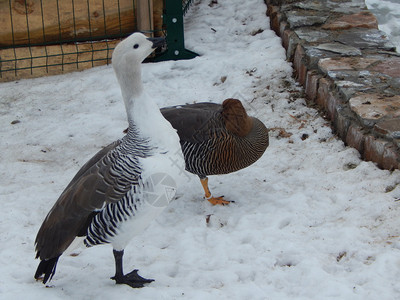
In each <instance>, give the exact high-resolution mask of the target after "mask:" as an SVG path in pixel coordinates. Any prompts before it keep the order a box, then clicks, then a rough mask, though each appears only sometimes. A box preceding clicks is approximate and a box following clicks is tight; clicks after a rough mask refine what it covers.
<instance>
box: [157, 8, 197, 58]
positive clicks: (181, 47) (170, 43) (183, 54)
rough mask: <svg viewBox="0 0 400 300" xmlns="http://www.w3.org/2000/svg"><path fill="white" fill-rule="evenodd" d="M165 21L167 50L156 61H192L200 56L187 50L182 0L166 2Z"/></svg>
mask: <svg viewBox="0 0 400 300" xmlns="http://www.w3.org/2000/svg"><path fill="white" fill-rule="evenodd" d="M163 19H164V25H165V27H166V30H167V36H166V41H167V50H166V51H165V52H164V53H162V54H160V55H158V56H156V57H155V59H154V60H155V61H163V60H180V59H192V58H194V57H196V56H198V54H196V53H194V52H193V51H190V50H187V49H186V48H185V38H184V31H183V9H182V0H166V1H165V9H164V15H163Z"/></svg>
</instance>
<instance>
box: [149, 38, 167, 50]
mask: <svg viewBox="0 0 400 300" xmlns="http://www.w3.org/2000/svg"><path fill="white" fill-rule="evenodd" d="M148 40H149V41H150V42H152V43H153V49H155V48H159V47H162V46H164V45H165V38H164V37H155V38H148Z"/></svg>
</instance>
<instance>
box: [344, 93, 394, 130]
mask: <svg viewBox="0 0 400 300" xmlns="http://www.w3.org/2000/svg"><path fill="white" fill-rule="evenodd" d="M349 104H350V108H351V110H352V111H353V112H355V113H356V114H357V115H358V116H359V117H360V118H361V121H364V122H363V123H364V124H365V125H369V126H372V125H373V124H374V123H375V122H376V121H377V120H379V119H382V118H384V117H400V95H396V96H392V97H385V96H382V95H379V94H362V95H359V96H356V97H353V98H351V99H350V100H349Z"/></svg>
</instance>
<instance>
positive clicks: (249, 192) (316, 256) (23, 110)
mask: <svg viewBox="0 0 400 300" xmlns="http://www.w3.org/2000/svg"><path fill="white" fill-rule="evenodd" d="M209 3H210V1H209V0H202V1H199V0H197V1H195V3H194V5H193V6H192V8H191V9H190V11H189V12H188V15H187V17H186V28H185V29H186V45H187V48H189V49H191V50H194V51H196V52H198V53H199V54H201V56H200V57H197V58H196V59H193V60H188V61H176V62H173V61H170V62H162V63H157V64H146V65H145V66H144V76H143V79H144V83H145V88H146V89H147V91H148V93H150V94H151V95H153V96H154V98H155V99H156V100H157V103H158V104H159V105H160V107H162V106H167V105H174V104H182V103H192V102H195V101H214V102H222V100H223V99H225V98H228V97H239V98H240V99H241V100H242V101H243V102H244V103H245V106H246V107H247V109H248V110H249V114H250V115H253V116H257V117H258V118H260V119H261V120H262V121H263V122H264V123H265V124H266V125H267V127H269V128H271V131H270V146H269V148H268V149H267V151H266V153H265V154H264V156H263V157H262V158H261V159H260V160H259V161H258V162H257V163H256V164H254V165H253V166H251V167H249V168H247V169H244V170H241V171H239V172H236V173H233V174H229V175H225V176H212V177H211V178H210V187H211V190H212V191H213V192H214V194H215V195H225V197H226V198H227V199H230V200H235V201H236V202H235V203H234V204H231V205H229V206H225V207H213V206H211V205H210V204H208V202H207V201H204V200H203V199H202V194H203V192H202V188H201V185H200V183H199V181H198V179H197V178H196V177H195V176H194V175H191V174H188V179H187V183H186V185H185V186H184V188H183V189H182V191H181V193H182V196H181V198H180V199H178V200H175V201H173V202H172V203H171V204H170V206H169V207H168V208H167V209H166V211H165V212H164V213H163V214H162V216H161V217H160V218H159V219H158V220H157V221H156V222H154V223H153V224H152V226H151V227H150V228H149V229H148V230H147V231H146V233H145V234H143V235H142V236H139V237H137V238H136V239H134V240H133V241H132V242H131V243H130V244H129V246H128V247H127V248H126V250H125V260H124V263H125V270H126V271H130V269H131V268H132V269H133V268H138V269H139V270H140V274H141V275H142V276H144V277H148V278H154V279H156V281H155V282H153V283H151V284H150V285H149V286H147V287H145V288H143V289H138V290H134V289H131V288H130V287H128V286H116V285H115V284H114V282H113V281H112V280H110V279H109V277H110V276H112V275H113V273H114V259H113V256H112V249H111V246H109V245H105V246H96V247H93V248H90V249H87V250H85V251H83V252H81V253H80V254H79V255H78V256H76V257H73V256H62V257H61V259H60V261H59V264H58V270H57V273H56V275H55V277H54V278H53V280H52V281H51V282H50V285H49V287H50V288H46V287H45V286H44V285H42V284H41V283H38V282H35V280H34V279H33V274H34V271H35V270H36V267H37V264H38V261H37V260H35V259H34V245H33V244H34V239H35V236H36V233H37V231H38V229H39V226H40V224H41V223H42V221H43V219H44V217H45V215H46V214H47V212H48V210H49V209H50V207H51V206H52V204H53V203H54V202H55V201H56V199H57V198H58V196H59V194H60V193H61V192H62V190H63V189H64V187H65V186H66V185H67V184H68V182H69V180H70V179H71V178H72V177H73V175H74V174H75V173H76V172H77V170H78V169H79V167H80V166H81V165H82V164H83V163H85V162H86V161H87V160H88V159H89V158H90V157H91V156H92V155H93V154H94V153H95V152H96V151H97V150H99V149H100V148H101V147H102V146H105V145H107V144H108V143H109V142H111V141H113V140H115V139H118V138H120V137H121V136H122V135H123V133H122V130H123V129H125V128H126V125H127V123H126V120H125V111H124V106H123V103H122V100H121V95H120V90H119V87H118V84H117V81H116V79H115V76H114V74H113V71H112V68H111V66H104V67H99V68H95V69H91V70H87V71H84V72H78V73H73V74H67V75H63V76H54V77H46V78H38V79H32V80H21V81H19V82H9V83H2V84H0V97H1V100H0V116H1V118H0V136H1V144H0V157H1V169H0V173H1V175H0V203H1V209H0V265H1V275H2V276H1V277H0V298H1V299H43V298H47V299H116V298H117V297H118V299H131V298H134V299H328V298H329V299H352V300H353V299H363V300H364V299H382V300H383V299H388V300H389V299H398V298H399V297H400V284H399V278H400V237H399V235H400V202H399V201H397V200H398V199H399V198H400V187H399V186H398V185H399V183H400V172H399V171H395V172H389V171H384V170H380V169H378V168H377V167H376V166H375V165H374V164H373V163H371V162H364V161H362V160H361V159H360V157H359V154H358V152H357V151H356V150H354V149H352V148H348V147H345V146H344V144H343V143H342V142H341V141H340V140H338V139H337V138H336V137H335V135H333V134H332V132H331V129H330V127H329V125H328V123H327V122H326V121H325V120H324V119H322V118H321V117H320V116H319V115H318V113H317V111H315V110H314V109H312V108H307V107H306V105H305V101H304V99H303V98H302V97H301V89H300V88H299V87H298V86H297V85H296V83H295V82H294V80H293V79H292V68H291V66H290V64H288V63H287V62H286V61H285V53H284V50H283V48H282V47H281V43H280V39H279V38H278V37H276V36H275V34H274V33H273V32H272V31H271V30H270V29H269V20H268V18H267V17H266V16H265V11H266V6H265V4H264V3H263V1H262V0H248V1H242V0H231V1H226V0H219V1H218V4H214V5H209ZM207 219H209V221H208V222H207V221H206V220H207Z"/></svg>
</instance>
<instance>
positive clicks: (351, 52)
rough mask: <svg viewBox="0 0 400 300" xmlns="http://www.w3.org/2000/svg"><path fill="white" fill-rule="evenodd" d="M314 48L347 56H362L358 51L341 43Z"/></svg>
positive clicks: (325, 44)
mask: <svg viewBox="0 0 400 300" xmlns="http://www.w3.org/2000/svg"><path fill="white" fill-rule="evenodd" d="M315 48H317V49H319V50H325V51H331V52H333V53H339V54H342V55H348V56H359V55H361V54H362V53H361V51H360V50H359V49H357V48H355V47H353V46H348V45H344V44H341V43H324V44H320V45H318V46H316V47H315Z"/></svg>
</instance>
